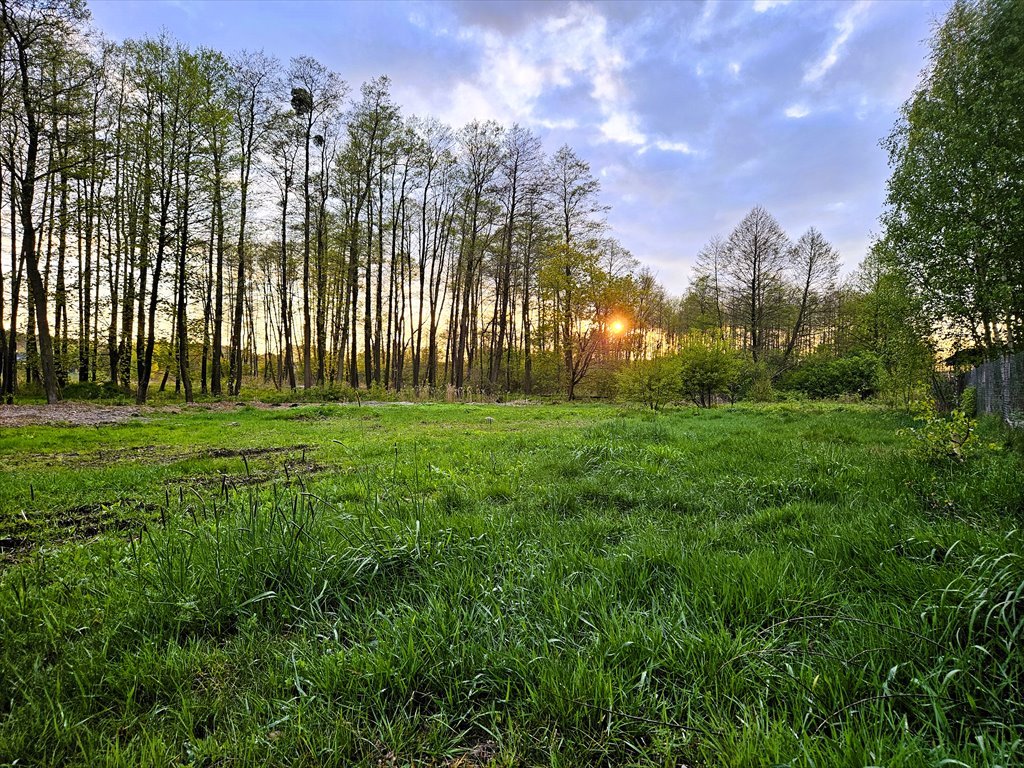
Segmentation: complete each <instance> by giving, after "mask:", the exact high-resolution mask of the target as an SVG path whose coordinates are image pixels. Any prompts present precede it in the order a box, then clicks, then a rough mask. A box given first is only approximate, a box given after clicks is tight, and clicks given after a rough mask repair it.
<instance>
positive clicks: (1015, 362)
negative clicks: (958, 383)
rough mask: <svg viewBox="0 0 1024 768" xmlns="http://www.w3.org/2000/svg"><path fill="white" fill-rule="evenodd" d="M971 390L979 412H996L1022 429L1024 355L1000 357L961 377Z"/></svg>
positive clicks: (1023, 418)
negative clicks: (975, 398)
mask: <svg viewBox="0 0 1024 768" xmlns="http://www.w3.org/2000/svg"><path fill="white" fill-rule="evenodd" d="M963 386H964V387H974V390H975V392H976V393H977V400H976V402H977V404H978V413H979V414H982V413H996V414H999V415H1001V416H1002V417H1003V420H1004V421H1005V422H1006V423H1007V424H1009V425H1010V426H1013V427H1024V352H1019V353H1017V354H1016V355H1003V356H1002V357H998V358H996V359H994V360H992V361H990V362H987V363H985V364H984V365H979V366H978V367H977V368H973V369H971V370H970V371H969V372H968V373H966V374H964V379H963Z"/></svg>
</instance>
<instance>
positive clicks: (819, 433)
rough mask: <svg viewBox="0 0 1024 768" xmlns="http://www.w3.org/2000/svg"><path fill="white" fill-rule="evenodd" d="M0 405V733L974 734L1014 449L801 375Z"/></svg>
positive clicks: (96, 750) (32, 761)
mask: <svg viewBox="0 0 1024 768" xmlns="http://www.w3.org/2000/svg"><path fill="white" fill-rule="evenodd" d="M176 410H178V411H179V412H170V411H167V410H161V409H157V410H153V411H147V412H144V413H141V414H140V415H139V416H137V417H133V418H130V419H128V420H127V421H125V422H124V423H117V424H98V425H96V426H78V427H70V426H59V425H56V426H21V427H17V428H10V429H4V430H2V431H0V462H2V466H0V469H2V471H0V764H17V765H19V766H21V765H90V766H99V765H123V766H135V765H167V766H172V765H195V766H200V765H207V766H210V765H225V766H227V765H310V766H313V765H360V766H372V767H375V768H376V767H380V766H448V767H451V768H454V767H456V766H459V767H461V768H470V767H471V766H584V765H586V766H593V765H603V766H672V767H673V768H681V767H682V766H687V768H697V767H698V766H762V765H763V766H821V767H826V766H869V765H872V766H874V765H878V766H889V767H892V768H895V767H896V766H907V767H910V766H914V767H916V766H936V767H938V766H1009V765H1014V764H1019V763H1020V761H1021V760H1022V758H1024V745H1022V742H1021V739H1022V738H1024V725H1022V724H1024V653H1022V648H1021V645H1022V643H1024V563H1022V561H1021V558H1020V553H1021V545H1022V543H1024V534H1022V533H1021V531H1020V525H1021V514H1022V512H1021V511H1022V510H1024V482H1022V480H1024V456H1022V453H1021V452H1020V450H1019V448H1015V447H1014V446H1013V445H1011V444H1010V441H1009V438H1008V436H1007V435H1006V434H1005V433H1004V432H1002V431H1001V429H1000V428H999V427H998V426H997V425H995V424H992V423H987V424H983V425H982V431H983V433H984V440H985V442H986V443H990V444H991V447H990V448H986V449H985V450H983V451H981V452H980V453H979V455H977V456H975V457H972V458H970V459H968V460H965V461H953V460H941V459H939V460H936V459H929V458H928V457H926V456H925V455H923V454H922V453H921V451H920V450H919V449H918V446H917V444H916V441H915V440H914V438H913V436H912V435H910V434H908V433H907V432H906V430H908V429H909V428H911V427H913V425H914V423H913V421H912V420H911V419H910V417H909V416H908V415H906V414H904V413H900V412H897V411H892V410H885V409H882V408H878V407H872V406H863V405H842V404H827V403H814V404H810V403H804V404H772V405H760V406H755V405H750V406H744V405H740V406H731V407H719V408H715V409H711V410H697V409H689V408H672V409H669V410H667V411H665V412H663V413H659V414H655V413H651V412H644V411H640V410H635V409H625V408H619V407H616V406H611V405H589V404H587V405H571V404H563V405H504V406H501V405H442V404H417V405H410V406H402V405H381V406H356V405H299V406H296V407H288V406H286V405H282V406H279V407H255V406H247V407H242V408H204V407H194V408H186V409H176Z"/></svg>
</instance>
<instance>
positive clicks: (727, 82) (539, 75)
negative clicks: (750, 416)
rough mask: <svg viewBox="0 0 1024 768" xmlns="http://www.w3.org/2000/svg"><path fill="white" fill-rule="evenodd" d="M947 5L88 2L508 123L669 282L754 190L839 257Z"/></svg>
mask: <svg viewBox="0 0 1024 768" xmlns="http://www.w3.org/2000/svg"><path fill="white" fill-rule="evenodd" d="M948 6H949V2H948V0H941V1H940V0H932V1H924V0H922V2H911V1H910V0H874V1H873V2H872V1H869V0H859V1H858V2H820V3H818V2H809V1H804V2H800V1H793V2H786V1H785V0H749V1H747V0H733V1H732V2H725V1H723V0H706V1H705V2H691V3H681V2H680V3H677V2H641V1H640V0H628V1H626V2H606V3H604V2H602V3H588V2H547V1H545V0H536V1H534V0H516V1H514V2H500V1H498V0H493V1H492V2H480V3H477V2H466V1H463V2H430V3H422V2H395V3H384V2H356V1H350V2H300V1H299V0H291V1H290V2H270V1H269V0H267V1H264V2H245V1H243V0H92V1H91V2H90V8H91V10H92V13H93V19H94V21H95V23H96V26H97V27H98V28H99V29H100V30H101V31H103V32H104V33H105V34H107V35H108V36H110V37H112V38H114V39H118V40H121V39H125V38H129V37H139V36H142V35H146V34H151V35H155V34H158V33H159V32H160V30H161V29H166V30H167V31H168V32H170V33H171V34H172V35H174V36H175V37H177V38H178V39H180V40H182V41H183V42H185V43H188V44H192V45H206V46H210V47H214V48H217V49H219V50H222V51H225V52H230V51H235V50H239V49H242V48H248V49H263V50H264V51H266V52H267V53H268V54H272V55H275V56H277V57H279V58H280V59H282V60H283V61H287V59H288V58H290V57H292V56H296V55H303V54H304V55H310V56H313V57H315V58H317V59H319V60H320V61H322V62H323V63H324V64H326V65H327V66H329V67H331V68H333V69H335V70H336V71H337V72H339V73H340V74H341V76H342V77H343V78H345V79H346V80H347V81H348V82H349V84H350V86H351V87H352V91H353V92H356V91H357V89H358V86H359V84H360V83H362V82H363V81H364V80H366V79H369V78H371V77H374V76H377V75H380V74H385V75H388V76H389V77H390V78H391V80H392V83H393V93H394V95H395V97H396V99H397V101H398V102H399V103H400V104H402V106H403V109H404V110H405V112H406V113H407V114H416V115H434V116H436V117H438V118H441V119H442V120H445V121H446V122H449V123H451V124H452V125H453V126H456V127H458V126H460V125H462V124H464V123H465V122H467V121H469V120H470V119H472V118H495V119H497V120H499V121H501V122H502V123H505V124H506V125H511V124H512V123H513V122H520V123H522V124H524V125H526V126H529V127H530V128H532V129H533V130H535V131H536V132H537V133H538V134H539V135H540V136H541V137H542V139H543V141H544V145H545V148H546V149H547V151H548V152H553V151H554V150H555V149H557V148H558V147H559V146H560V145H561V144H563V143H566V142H568V143H569V144H570V145H571V146H572V147H573V148H574V149H575V150H576V151H577V153H578V154H579V155H580V156H581V157H583V158H584V159H585V160H587V161H588V162H589V163H590V164H591V168H592V169H593V171H594V173H595V175H596V176H598V177H599V178H600V179H601V183H602V190H603V193H602V198H603V201H604V202H605V203H606V204H608V205H610V206H611V211H610V212H609V215H608V221H609V224H610V225H611V227H612V229H613V231H614V233H615V234H616V236H617V237H618V238H619V240H620V241H621V242H622V244H623V245H624V246H625V247H626V248H628V249H629V250H630V251H632V252H633V254H634V255H635V256H636V257H637V258H639V259H640V260H641V262H642V263H644V264H646V265H648V266H650V267H651V268H652V269H653V270H654V271H655V273H656V274H657V275H658V277H659V279H660V280H661V282H662V283H663V284H664V285H665V286H666V288H668V289H669V290H670V291H671V292H673V293H676V294H679V293H682V292H683V291H684V290H685V288H686V285H687V282H688V280H689V277H690V265H691V264H692V263H693V261H694V257H695V256H696V253H697V251H698V250H699V249H700V247H701V246H702V245H703V244H704V243H705V242H706V241H707V240H708V239H709V238H710V237H712V236H713V235H715V234H721V235H727V234H728V233H729V231H730V230H731V229H732V228H733V227H734V226H735V225H736V223H738V221H739V220H740V219H741V218H742V217H743V215H744V214H745V213H746V212H747V211H748V210H749V209H750V208H751V207H753V206H754V205H764V206H765V207H766V208H767V209H768V210H769V211H771V212H772V213H773V214H774V215H775V216H776V218H778V219H779V221H780V222H781V224H782V225H783V227H784V228H785V229H786V231H787V232H788V233H789V234H790V236H791V237H792V238H793V239H796V238H797V237H799V236H800V234H801V233H803V232H804V231H805V230H806V229H807V228H808V227H810V226H812V225H813V226H816V227H817V228H818V229H820V230H821V231H822V232H823V233H824V235H825V236H826V237H827V238H828V239H829V240H830V241H831V242H832V243H833V244H834V245H836V246H837V248H838V249H839V251H840V254H841V257H842V259H843V262H844V265H845V267H846V269H847V270H849V269H852V268H853V267H855V266H856V265H857V263H859V262H860V260H861V259H862V258H863V257H864V254H865V252H866V249H867V246H868V244H869V242H870V239H871V234H872V232H873V231H876V229H877V224H876V222H877V219H878V215H879V213H880V212H881V210H882V201H883V199H884V194H885V180H886V178H887V176H888V172H887V167H886V156H885V153H884V151H883V150H882V149H881V148H880V146H879V140H880V139H881V138H882V137H884V136H885V135H886V134H887V133H888V132H889V131H890V129H891V128H892V125H893V122H894V120H895V119H896V115H897V111H898V109H899V106H900V105H901V104H902V103H903V101H905V100H906V99H907V97H908V96H909V95H910V93H911V91H912V89H913V87H914V85H915V84H916V82H917V79H918V75H919V73H920V71H921V69H922V68H923V67H924V65H925V61H926V56H927V40H928V37H929V35H930V32H931V28H932V25H933V23H934V22H935V21H936V20H937V19H939V18H940V17H941V16H942V14H943V13H944V12H945V10H946V8H948Z"/></svg>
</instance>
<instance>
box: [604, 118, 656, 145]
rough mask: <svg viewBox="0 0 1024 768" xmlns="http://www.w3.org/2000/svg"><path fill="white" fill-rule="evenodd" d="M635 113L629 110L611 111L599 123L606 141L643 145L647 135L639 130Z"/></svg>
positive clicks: (645, 142)
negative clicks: (605, 118)
mask: <svg viewBox="0 0 1024 768" xmlns="http://www.w3.org/2000/svg"><path fill="white" fill-rule="evenodd" d="M638 122H639V120H638V119H637V117H636V115H633V114H631V113H629V112H612V113H611V114H610V115H608V119H607V120H605V121H604V122H603V123H601V136H602V137H604V139H605V140H606V141H614V142H618V143H619V144H629V145H631V146H634V147H643V146H644V145H646V144H647V137H646V136H644V134H643V133H642V132H641V131H640V128H639V127H638V125H637V123H638Z"/></svg>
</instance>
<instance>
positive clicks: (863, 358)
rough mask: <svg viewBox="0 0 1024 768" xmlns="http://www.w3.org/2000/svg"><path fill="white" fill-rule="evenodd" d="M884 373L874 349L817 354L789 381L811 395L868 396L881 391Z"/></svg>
mask: <svg viewBox="0 0 1024 768" xmlns="http://www.w3.org/2000/svg"><path fill="white" fill-rule="evenodd" d="M881 373H882V361H881V359H880V358H879V357H878V355H876V354H874V353H873V352H857V353H854V354H852V355H845V356H843V357H835V358H833V357H827V356H825V355H821V354H816V355H812V356H811V357H810V358H808V359H807V360H806V361H804V362H803V364H801V365H800V366H799V367H798V368H796V369H795V370H794V371H792V372H791V373H790V374H789V375H788V376H787V377H786V381H785V384H786V386H787V387H789V388H791V389H796V390H798V391H800V392H803V393H804V394H806V395H808V396H809V397H816V398H826V397H840V396H842V395H857V396H858V397H860V398H861V399H864V398H867V397H870V396H871V395H873V394H875V393H876V392H877V391H878V388H879V381H880V378H881Z"/></svg>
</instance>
